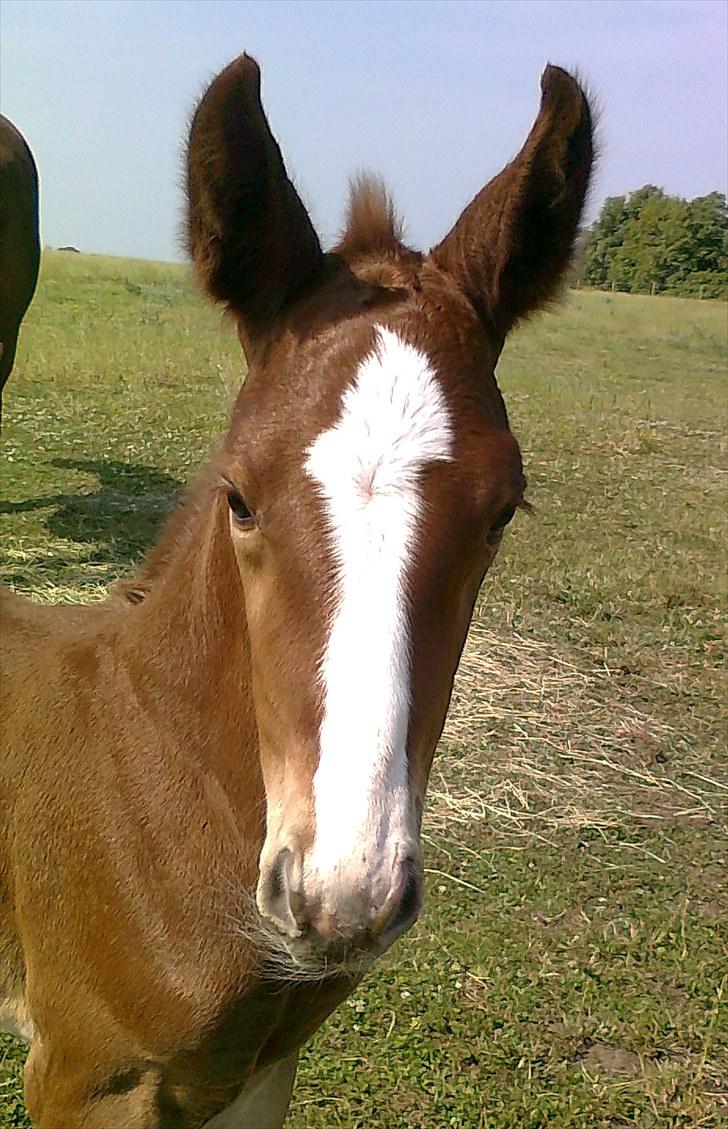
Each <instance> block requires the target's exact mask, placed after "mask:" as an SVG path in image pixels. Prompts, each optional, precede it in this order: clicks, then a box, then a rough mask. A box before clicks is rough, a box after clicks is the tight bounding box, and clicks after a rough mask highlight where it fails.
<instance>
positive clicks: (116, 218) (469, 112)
mask: <svg viewBox="0 0 728 1129" xmlns="http://www.w3.org/2000/svg"><path fill="white" fill-rule="evenodd" d="M727 11H728V8H727V7H726V5H725V3H724V2H723V0H536V2H532V0H506V2H500V0H469V2H460V0H444V2H439V0H405V2H398V0H384V2H379V0H365V2H358V0H342V2H338V0H330V2H317V0H304V2H298V0H260V2H258V0H244V2H240V0H121V2H116V0H103V2H101V3H99V2H96V0H43V2H41V0H2V7H1V9H0V36H1V40H0V42H1V49H0V50H1V53H0V96H1V97H0V102H1V104H2V110H3V113H5V114H6V115H7V116H8V117H10V118H11V119H13V120H14V121H15V122H16V123H17V124H18V125H19V127H20V128H21V129H22V130H23V132H24V133H25V134H26V136H27V138H28V141H29V142H30V145H31V147H32V148H33V150H34V152H35V155H36V158H37V162H38V165H39V168H40V173H41V179H42V190H43V204H42V217H43V218H42V222H43V235H44V239H45V242H46V243H47V244H48V245H50V246H58V245H59V244H66V243H70V244H73V245H75V246H77V247H79V248H81V249H82V250H85V251H97V252H108V253H111V254H118V255H137V256H140V257H143V258H158V259H170V258H174V257H178V255H179V250H178V243H177V232H178V230H179V224H180V215H181V194H180V190H179V184H180V151H181V147H182V144H183V139H184V135H185V130H186V123H187V120H188V117H189V113H190V111H191V109H192V106H193V104H194V102H195V99H196V97H197V96H198V95H199V93H200V92H201V90H202V88H203V87H204V85H205V83H206V82H207V81H208V80H209V79H210V78H211V77H212V75H213V74H214V73H215V72H216V71H217V70H218V69H219V68H220V67H221V66H223V65H224V64H225V63H227V62H228V61H229V60H230V59H232V58H233V57H234V56H235V55H237V54H238V53H239V52H240V51H242V50H247V51H248V52H249V53H251V54H254V55H255V56H256V57H257V59H258V61H259V62H260V64H261V66H262V68H263V87H264V100H265V104H266V107H267V110H268V113H269V117H270V120H271V123H272V127H273V132H274V133H275V135H276V136H277V138H278V140H279V141H280V143H281V146H282V148H283V151H284V154H285V156H286V159H287V162H288V167H289V170H290V171H291V172H292V173H293V175H294V177H295V179H296V182H297V184H298V187H299V190H300V191H301V194H302V195H303V197H304V199H305V200H306V203H307V204H308V205H309V208H310V210H311V213H312V216H313V218H314V222H315V223H316V224H317V227H318V229H319V231H320V233H321V234H322V236H323V237H324V239H325V240H326V241H330V240H331V239H332V238H333V237H334V236H335V235H336V233H337V231H338V229H339V226H340V223H341V216H342V209H343V203H344V198H345V192H346V183H347V179H348V177H349V175H350V174H351V173H352V172H353V171H355V170H356V169H357V168H361V167H364V168H372V169H374V170H376V171H378V172H380V173H382V174H383V175H384V177H385V179H386V180H387V182H388V183H389V185H390V187H391V189H392V190H393V192H394V195H395V198H396V201H397V204H398V207H399V209H400V211H401V212H402V213H403V215H404V217H405V220H406V224H407V231H408V235H409V238H410V240H411V241H412V242H413V243H414V244H415V245H416V246H420V247H425V246H429V245H430V244H432V243H433V242H435V241H436V240H437V239H439V238H440V237H441V236H442V235H443V234H444V232H445V231H446V230H447V229H448V228H449V226H450V224H451V223H452V221H453V220H454V219H455V217H456V215H457V214H458V213H459V211H460V209H461V208H462V207H463V205H464V204H465V203H466V202H467V201H468V199H469V198H470V197H471V196H472V195H473V193H474V192H475V191H477V189H478V188H480V186H481V185H482V184H483V183H484V182H485V181H486V180H487V179H488V178H489V177H490V176H492V175H493V174H494V173H495V172H497V171H498V170H499V168H500V167H501V166H502V165H503V164H504V163H505V162H506V161H507V160H508V159H509V158H510V157H511V156H512V155H513V153H514V152H515V151H516V150H517V149H518V148H519V146H520V145H521V142H522V141H523V139H524V137H525V135H526V132H527V130H528V128H529V126H530V124H531V121H532V120H533V117H534V115H535V113H536V109H537V106H538V98H539V87H538V80H539V75H540V72H541V70H542V68H543V66H544V64H545V63H546V62H547V61H551V62H554V63H559V64H560V65H562V66H566V67H569V68H574V67H577V68H578V69H579V71H580V72H581V74H582V75H583V76H584V78H585V79H586V80H587V82H588V84H589V85H590V86H591V88H592V89H593V91H594V92H595V93H596V94H597V95H598V98H599V101H600V103H601V106H602V134H601V137H602V159H601V166H600V171H599V176H598V179H597V183H596V186H595V193H594V197H593V202H592V212H594V210H595V208H596V207H597V206H598V204H599V203H600V201H601V200H602V199H603V198H604V196H607V195H615V194H618V193H622V192H625V191H628V190H630V189H632V188H636V187H638V186H639V185H641V184H644V183H647V182H651V183H653V184H658V185H661V186H663V187H664V188H665V189H666V190H667V191H669V192H672V193H677V194H679V195H682V196H688V197H691V196H696V195H701V194H703V193H706V192H709V191H712V190H714V189H718V190H720V191H723V192H724V191H725V190H726V175H727V168H726V166H727V163H728V157H727V153H726V138H727V137H728V122H727V120H726V117H727V110H726V108H727V106H728V89H727V80H726V51H727V36H728V29H727V26H726V22H727V21H726V13H727Z"/></svg>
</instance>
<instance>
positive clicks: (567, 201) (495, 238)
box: [432, 66, 594, 337]
mask: <svg viewBox="0 0 728 1129" xmlns="http://www.w3.org/2000/svg"><path fill="white" fill-rule="evenodd" d="M541 91H542V97H541V109H540V111H539V114H538V117H537V118H536V121H535V123H534V125H533V128H532V129H531V132H530V133H529V135H528V138H527V139H526V143H525V145H524V146H523V148H522V149H521V151H520V153H519V154H518V156H517V157H515V159H514V160H513V161H511V163H510V164H509V165H506V167H505V168H504V169H503V171H502V172H501V173H499V175H498V176H496V177H495V178H494V179H493V180H491V181H490V183H489V184H487V185H486V186H485V188H483V189H482V190H481V191H480V192H479V193H478V195H477V196H476V197H475V199H474V200H473V201H472V202H471V203H470V204H469V205H468V207H467V208H466V209H465V211H464V212H463V213H462V215H461V216H460V219H459V220H458V221H457V223H456V224H455V226H454V227H453V229H452V231H451V232H450V233H449V234H448V235H447V236H446V237H445V238H444V239H443V241H442V242H441V243H440V244H439V245H438V246H437V247H435V248H434V250H433V252H432V254H433V257H434V260H435V262H436V263H437V264H438V265H439V266H441V267H442V268H443V269H444V270H446V271H448V273H450V274H451V275H452V276H454V277H455V278H456V280H457V281H458V282H459V284H460V285H461V286H462V288H463V289H464V290H465V291H466V293H467V294H468V296H469V297H470V299H471V301H472V302H473V303H474V305H475V307H476V309H477V310H478V312H479V313H480V315H481V317H483V318H484V319H485V320H486V322H487V323H488V324H489V325H490V326H491V328H492V329H493V330H494V331H495V332H496V333H497V334H499V335H501V336H503V337H505V335H506V333H507V332H508V330H509V329H510V328H511V326H512V325H513V324H514V322H516V321H517V320H518V319H519V318H522V317H524V316H525V315H526V314H528V313H530V312H531V311H533V310H535V309H537V308H538V307H539V306H542V305H543V304H544V303H545V302H547V301H548V300H549V298H551V297H553V295H554V293H555V291H556V290H557V288H558V286H559V283H560V282H561V280H562V279H563V276H564V274H565V272H566V268H567V267H568V265H569V262H570V259H571V256H572V252H573V248H574V241H575V238H576V233H577V230H578V226H579V219H580V217H581V213H582V208H583V206H584V200H585V197H586V193H587V189H588V186H589V176H590V173H591V168H592V162H593V155H594V150H593V141H592V121H591V113H590V109H589V103H588V101H587V99H586V96H585V94H584V91H583V90H582V89H581V87H580V86H579V84H578V83H577V82H576V80H575V79H574V78H572V77H571V75H569V74H567V72H566V71H563V70H561V68H560V67H553V66H548V67H546V70H545V71H544V73H543V75H542V76H541Z"/></svg>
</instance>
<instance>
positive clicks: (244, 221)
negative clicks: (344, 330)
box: [187, 55, 323, 342]
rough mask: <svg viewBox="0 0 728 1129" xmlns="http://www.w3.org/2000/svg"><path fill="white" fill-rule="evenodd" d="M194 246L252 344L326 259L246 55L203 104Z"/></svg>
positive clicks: (193, 139) (216, 294) (207, 278)
mask: <svg viewBox="0 0 728 1129" xmlns="http://www.w3.org/2000/svg"><path fill="white" fill-rule="evenodd" d="M187 201H188V207H187V242H188V247H189V251H190V254H191V256H192V259H193V261H194V264H195V267H196V269H197V274H198V277H199V279H200V281H201V283H202V285H203V287H204V288H205V289H206V290H207V292H208V294H209V295H210V296H211V297H212V298H213V299H214V300H215V301H218V302H225V303H226V304H227V306H228V308H229V309H230V310H231V312H232V313H234V314H235V315H236V316H237V318H238V321H239V323H240V328H241V330H242V337H243V341H244V342H247V341H248V340H250V338H252V337H254V336H255V333H256V330H257V329H258V328H259V327H261V326H264V325H265V322H266V321H267V319H269V318H270V317H272V316H273V315H274V314H276V313H277V312H278V311H279V310H280V309H281V308H282V307H283V306H284V304H285V303H286V301H287V300H288V299H289V298H291V297H292V295H293V294H294V293H295V292H296V290H298V289H299V288H300V287H301V286H302V285H303V284H304V283H305V282H306V280H307V279H308V278H309V276H310V275H311V274H312V272H313V271H314V270H315V268H316V267H317V265H318V264H319V263H320V261H321V259H322V257H323V256H322V251H321V246H320V244H319V241H318V237H317V235H316V232H315V231H314V229H313V226H312V224H311V221H310V219H309V217H308V213H307V212H306V209H305V207H304V206H303V204H302V202H301V200H300V198H299V196H298V193H297V192H296V190H295V188H294V187H293V185H292V183H291V181H290V180H289V179H288V176H287V174H286V169H285V166H284V164H283V158H282V157H281V151H280V149H279V148H278V145H277V144H276V141H275V139H274V137H273V135H272V133H271V131H270V127H269V125H268V121H267V119H266V116H265V113H264V111H263V107H262V105H261V101H260V70H259V68H258V64H257V63H256V62H255V60H254V59H251V58H250V56H249V55H241V56H240V57H239V58H238V59H236V60H235V61H234V62H232V63H230V65H229V66H228V67H226V68H225V70H224V71H222V72H221V73H220V74H219V75H218V76H217V78H216V79H215V80H214V81H213V82H212V84H211V86H210V87H209V89H208V90H207V92H206V94H205V95H204V96H203V98H202V101H201V102H200V104H199V106H198V107H197V110H196V112H195V115H194V118H193V119H192V126H191V128H190V139H189V144H188V148H187Z"/></svg>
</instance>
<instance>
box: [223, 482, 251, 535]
mask: <svg viewBox="0 0 728 1129" xmlns="http://www.w3.org/2000/svg"><path fill="white" fill-rule="evenodd" d="M227 500H228V505H229V507H230V510H231V512H232V515H233V517H234V518H235V521H236V522H237V523H238V525H240V526H242V528H243V529H252V528H253V526H254V525H255V518H254V517H253V515H252V514H251V512H250V510H249V509H248V507H247V506H246V504H245V500H244V499H243V497H242V496H241V495H240V494H238V492H237V490H228V492H227Z"/></svg>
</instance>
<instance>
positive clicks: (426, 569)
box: [0, 55, 592, 1129]
mask: <svg viewBox="0 0 728 1129" xmlns="http://www.w3.org/2000/svg"><path fill="white" fill-rule="evenodd" d="M541 85H542V92H543V96H542V101H541V108H540V112H539V114H538V118H537V120H536V122H535V124H534V126H533V128H532V130H531V132H530V134H529V136H528V138H527V140H526V142H525V144H524V146H523V148H522V150H521V151H520V153H519V154H518V156H517V157H516V158H515V159H514V160H513V161H512V162H511V163H510V164H509V165H508V166H507V167H506V168H505V169H504V170H503V171H502V172H501V173H500V174H499V175H498V176H497V177H496V178H495V179H494V180H492V181H491V182H490V183H489V184H488V185H487V186H486V187H485V188H484V189H483V190H482V191H481V192H479V193H478V195H477V196H476V197H475V199H474V200H473V201H472V202H471V203H470V204H469V205H468V207H467V208H466V209H465V210H464V212H463V213H462V215H461V216H460V218H459V219H458V221H457V222H456V224H455V226H454V227H453V229H452V230H451V231H450V233H449V234H448V235H447V236H446V237H445V238H444V239H443V241H442V242H441V243H440V244H438V246H436V247H435V248H433V249H432V250H431V251H430V252H428V253H427V254H421V253H419V252H416V251H413V250H411V249H410V248H409V247H407V246H405V245H404V243H403V242H402V238H401V233H400V231H399V229H398V225H397V222H396V220H395V218H394V214H393V211H392V207H391V204H390V203H389V201H388V198H387V196H386V193H385V192H384V190H383V189H382V188H381V186H380V185H379V184H378V182H376V181H373V180H369V179H363V180H360V181H359V182H358V183H357V184H356V185H355V186H354V188H353V191H352V198H351V203H350V209H349V218H348V225H347V228H346V233H345V235H344V237H343V239H342V241H341V243H340V244H339V245H338V247H337V248H335V250H334V251H332V252H330V253H324V252H323V251H322V250H321V247H320V245H319V241H318V238H317V236H316V233H315V231H314V229H313V227H312V225H311V222H310V220H309V218H308V215H307V213H306V210H305V208H304V206H303V204H302V203H301V200H300V199H299V197H298V195H297V193H296V190H295V189H294V187H293V185H292V183H291V181H290V180H289V179H288V177H287V175H286V172H285V168H284V165H283V161H282V159H281V154H280V151H279V149H278V146H277V144H276V142H275V141H274V139H273V136H272V134H271V132H270V129H269V127H268V123H267V120H266V117H265V115H264V112H263V109H262V106H261V102H260V75H259V71H258V67H257V65H256V63H255V62H254V61H253V60H252V59H251V58H249V57H247V56H245V55H243V56H241V57H240V58H239V59H237V60H236V61H235V62H233V63H231V64H230V66H229V67H227V68H226V69H225V70H224V71H223V72H222V73H221V74H220V75H219V76H218V77H217V78H216V79H215V80H214V82H213V83H212V85H211V86H210V88H209V89H208V91H207V93H206V94H205V95H204V97H203V99H202V101H201V103H200V105H199V107H198V109H197V112H196V114H195V117H194V120H193V123H192V127H191V133H190V140H189V149H188V165H187V167H188V222H187V230H188V240H189V248H190V252H191V255H192V258H193V261H194V263H195V267H196V270H197V274H198V276H199V279H200V281H201V283H202V285H203V286H204V288H205V289H206V290H207V292H208V294H209V295H210V296H211V297H212V298H213V299H215V300H216V301H219V302H221V303H223V304H224V305H225V306H226V307H227V310H228V311H229V314H230V315H231V317H232V318H233V319H234V321H235V324H236V326H237V329H238V333H239V336H240V340H241V342H242V345H243V348H244V350H245V353H246V356H247V360H248V366H249V371H248V377H247V380H246V382H245V384H244V386H243V388H242V390H241V391H240V394H239V395H238V398H237V402H236V404H235V407H234V409H233V413H232V420H231V427H230V430H229V433H228V436H227V439H226V441H225V443H224V447H223V449H222V451H221V453H220V456H219V458H218V459H217V460H216V463H215V465H214V467H213V468H212V469H211V471H210V472H209V473H207V474H206V475H205V476H204V477H203V478H202V479H201V480H200V482H199V483H198V485H197V487H196V488H195V489H194V490H193V491H192V492H191V494H190V496H189V498H188V499H187V500H186V501H185V502H184V503H183V504H182V505H181V507H180V508H179V509H178V510H177V511H176V512H175V513H173V514H172V516H171V517H170V519H169V521H168V523H167V526H166V527H165V529H164V530H163V532H162V535H161V538H160V540H159V542H158V544H157V546H156V548H155V549H154V550H153V551H152V553H151V554H150V556H149V558H148V560H147V562H146V564H145V565H144V566H143V567H142V569H141V571H140V573H139V575H138V576H137V577H136V578H135V579H134V580H133V581H131V582H130V583H129V584H128V585H127V587H126V591H125V596H124V598H120V597H119V596H118V595H117V596H116V597H113V598H111V599H110V600H109V601H107V603H105V604H102V605H100V606H99V605H97V606H94V607H43V606H39V605H37V604H33V603H30V602H28V601H27V600H24V599H20V598H18V597H16V596H10V595H7V596H5V597H4V598H3V602H2V611H3V620H2V640H3V650H4V663H5V667H4V672H3V678H2V693H3V727H2V735H3V739H4V742H5V750H4V752H3V758H2V828H1V831H0V981H1V983H2V995H0V1008H1V1009H2V1015H3V1016H4V1018H5V1019H6V1021H7V1024H8V1026H9V1027H10V1028H12V1029H14V1030H16V1031H18V1032H20V1033H21V1034H22V1035H24V1036H25V1037H27V1038H28V1039H29V1040H30V1043H31V1046H30V1053H29V1056H28V1062H27V1067H26V1076H25V1088H26V1097H27V1104H28V1109H29V1110H30V1113H31V1116H32V1117H33V1119H34V1121H35V1122H36V1124H37V1125H38V1126H39V1127H40V1129H75V1127H79V1129H80V1127H83V1129H109V1127H112V1126H118V1127H119V1129H122V1127H123V1129H135V1127H138V1129H142V1127H143V1129H158V1127H161V1126H168V1127H170V1129H171V1127H172V1126H174V1127H176V1129H180V1127H182V1129H187V1127H189V1129H192V1127H195V1129H196V1127H200V1126H203V1125H208V1126H215V1127H217V1129H223V1127H224V1129H230V1127H233V1126H235V1127H237V1129H242V1127H249V1129H253V1127H254V1129H262V1127H266V1129H274V1127H277V1126H280V1125H281V1124H282V1121H283V1119H284V1117H285V1113H286V1109H287V1107H288V1102H289V1099H290V1094H291V1088H292V1085H293V1079H294V1075H295V1069H296V1060H297V1055H298V1051H299V1048H300V1047H301V1045H302V1044H303V1043H304V1042H305V1040H306V1039H307V1038H308V1037H309V1036H310V1035H311V1033H312V1032H313V1031H315V1030H316V1028H317V1027H318V1026H319V1024H320V1023H321V1022H322V1020H323V1019H324V1017H325V1016H326V1015H327V1014H328V1013H329V1012H330V1011H331V1010H332V1009H333V1008H334V1007H336V1005H337V1004H338V1003H339V1002H340V1001H341V1000H342V999H343V998H344V997H345V996H346V995H347V994H348V993H349V992H350V991H351V990H352V987H353V986H354V985H355V984H356V982H357V980H358V978H359V977H360V976H361V975H362V974H363V972H364V971H365V970H366V968H367V967H368V965H369V964H370V963H371V962H372V961H373V960H374V959H375V958H376V956H377V955H378V954H380V953H381V952H383V951H384V949H386V948H387V947H388V946H389V945H390V944H391V943H392V942H393V941H394V940H395V939H396V938H397V937H398V936H400V935H401V934H402V933H403V932H404V930H406V929H407V928H408V927H409V925H410V924H411V923H412V922H413V920H414V919H415V917H416V916H417V913H418V911H419V908H420V904H421V900H422V861H421V849H420V820H421V815H422V807H423V802H424V794H425V788H426V784H427V778H428V773H429V768H430V763H431V760H432V756H433V753H434V751H435V746H436V744H437V741H438V739H439V736H440V733H441V730H442V726H443V723H444V720H445V714H446V712H447V708H448V703H449V699H450V693H451V688H452V682H453V677H454V674H455V670H456V667H457V664H458V660H459V657H460V653H461V650H462V647H463V642H464V640H465V635H466V632H467V629H468V624H469V622H470V618H471V614H472V610H473V605H474V602H475V600H476V597H477V594H478V590H479V588H480V585H481V582H482V580H483V577H484V575H485V573H486V571H487V569H488V567H489V565H490V563H491V561H492V560H493V557H494V556H495V553H496V551H497V549H498V545H499V543H500V540H501V536H502V530H503V527H504V526H505V525H506V524H507V522H508V521H509V519H510V518H511V517H512V515H513V513H514V512H515V510H516V509H517V508H518V507H519V505H521V504H522V502H523V490H524V485H525V483H524V479H523V475H522V471H521V460H520V455H519V450H518V445H517V443H516V441H515V439H514V438H513V436H512V435H511V433H510V431H509V428H508V420H507V417H506V411H505V408H504V406H503V402H502V399H501V396H500V393H499V391H498V387H497V385H496V382H495V378H494V369H495V366H496V362H497V360H498V357H499V354H500V352H501V349H502V347H503V343H504V341H505V338H506V334H507V333H508V331H509V330H510V329H511V328H512V326H513V325H514V323H515V322H516V321H518V319H520V318H522V317H524V316H525V315H527V314H528V313H529V312H530V311H532V310H534V309H537V308H538V307H540V306H542V305H543V304H544V303H545V302H547V301H548V300H549V299H550V298H551V297H552V296H553V295H554V293H555V292H556V290H557V287H558V285H559V283H560V281H561V280H562V278H563V276H564V272H565V270H566V269H567V266H568V264H569V261H570V256H571V254H572V249H573V244H574V239H575V236H576V233H577V229H578V223H579V218H580V215H581V211H582V206H583V202H584V197H585V193H586V191H587V186H588V181H589V175H590V169H591V165H592V138H591V121H590V112H589V106H588V103H587V100H586V98H585V96H584V93H583V91H582V90H581V89H580V87H579V85H578V84H577V82H576V81H575V80H574V79H573V78H571V77H570V76H569V75H568V74H566V73H565V72H564V71H562V70H559V69H558V68H556V67H548V68H547V69H546V71H545V72H544V75H543V79H542V84H541Z"/></svg>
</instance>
